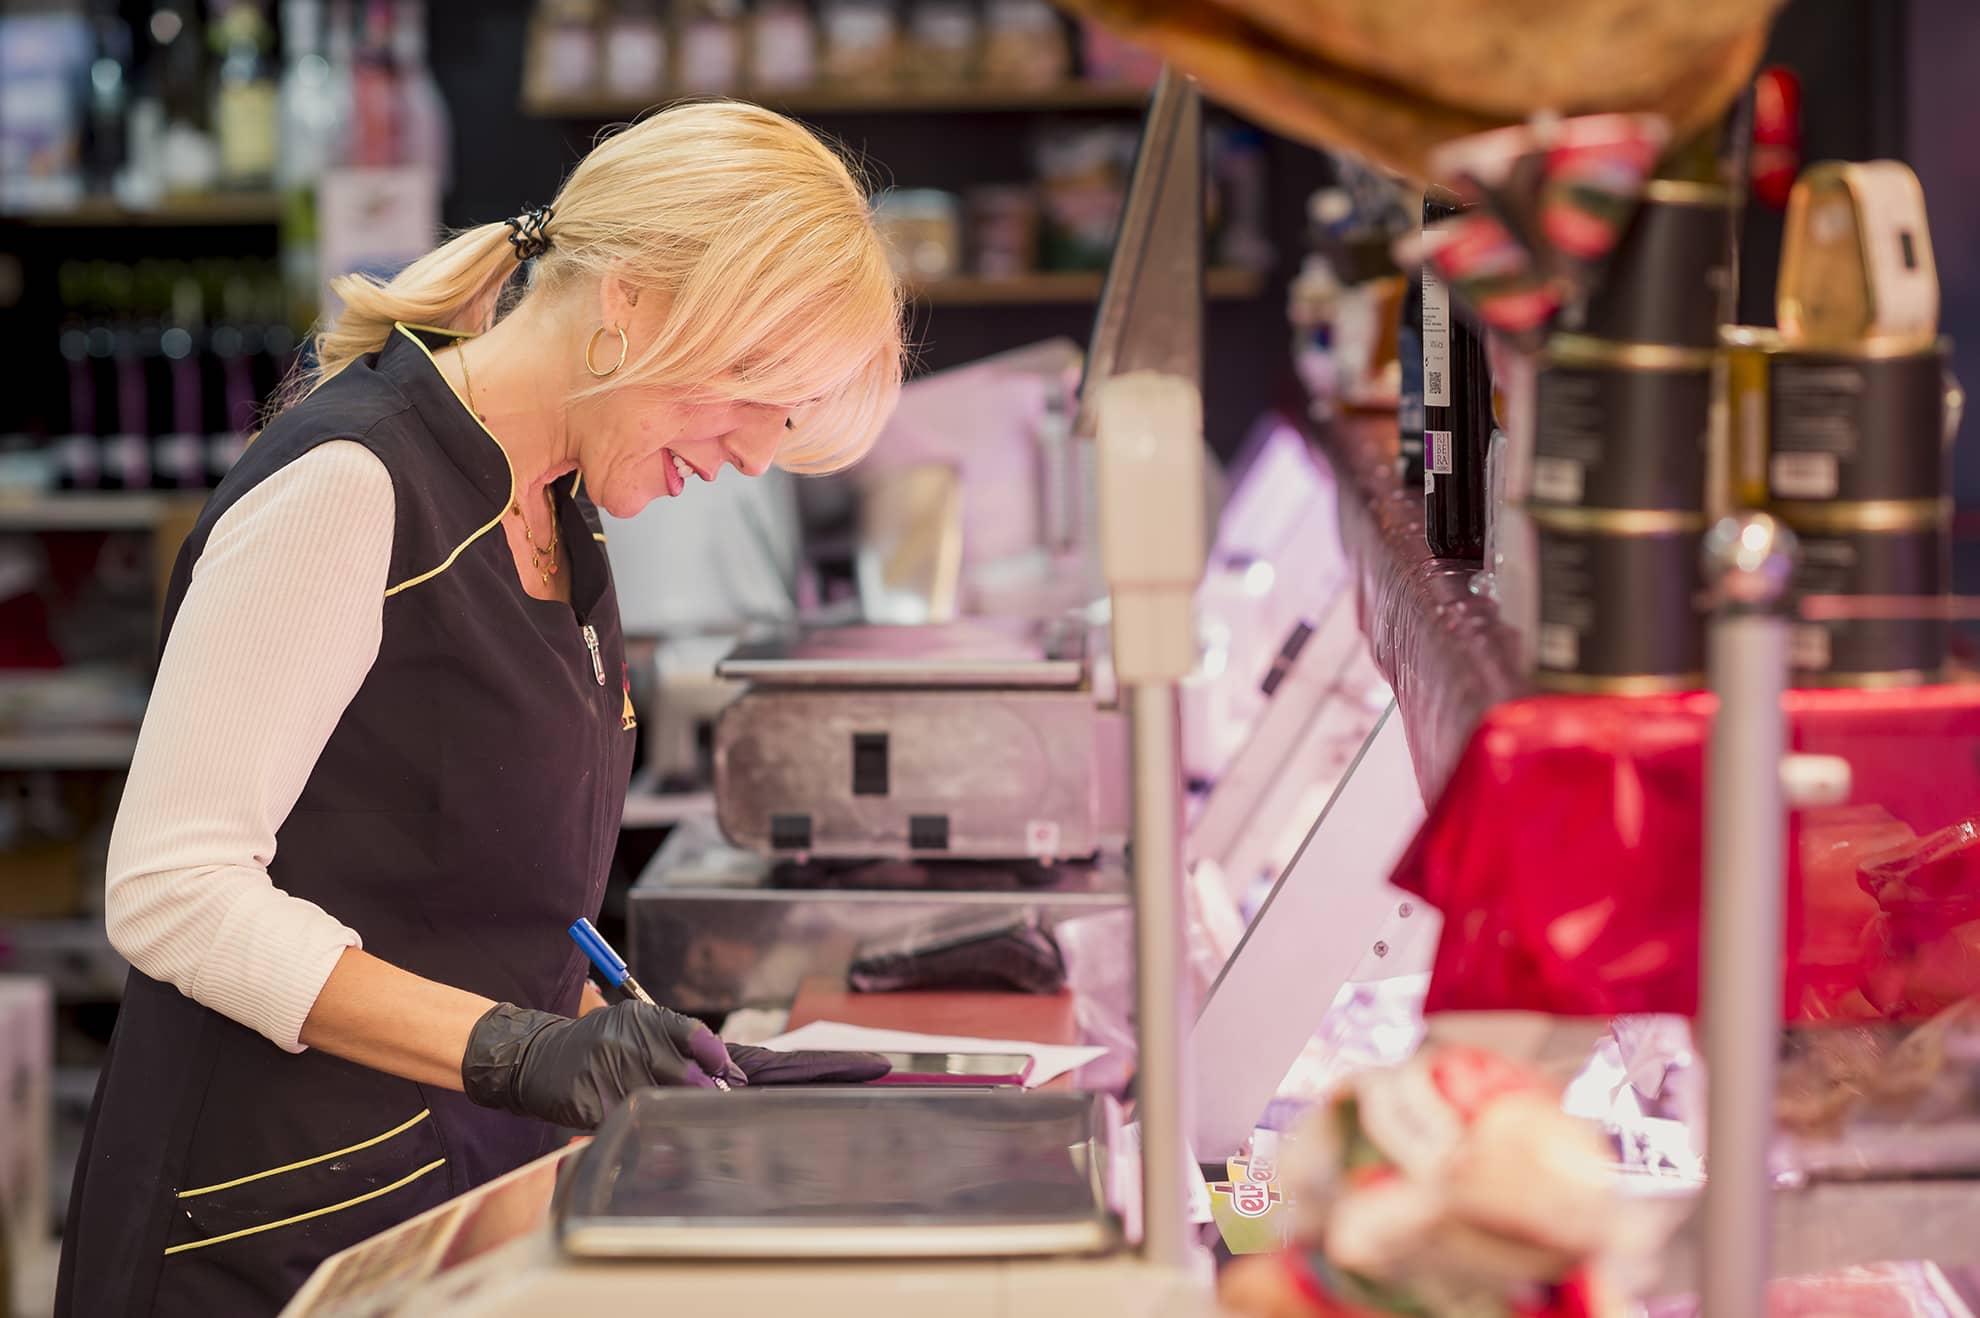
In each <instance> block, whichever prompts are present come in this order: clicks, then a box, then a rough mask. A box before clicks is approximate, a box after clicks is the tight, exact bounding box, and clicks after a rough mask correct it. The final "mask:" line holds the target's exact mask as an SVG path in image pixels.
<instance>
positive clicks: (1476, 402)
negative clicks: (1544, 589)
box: [1423, 190, 1492, 560]
mask: <svg viewBox="0 0 1980 1318" xmlns="http://www.w3.org/2000/svg"><path fill="white" fill-rule="evenodd" d="M1461 209H1462V206H1461V204H1460V203H1459V201H1458V199H1457V198H1456V197H1455V196H1453V195H1452V194H1450V193H1447V192H1443V191H1440V190H1432V191H1431V192H1430V193H1428V194H1426V195H1425V197H1424V199H1423V221H1424V225H1425V227H1426V228H1428V227H1429V226H1432V225H1434V224H1436V223H1437V222H1438V221H1439V220H1443V219H1448V218H1449V217H1451V216H1453V215H1456V214H1458V213H1459V211H1460V210H1461ZM1491 437H1492V371H1491V367H1490V366H1489V365H1488V364H1487V362H1486V359H1485V339H1484V336H1483V334H1482V333H1478V332H1475V331H1474V330H1473V329H1472V327H1471V325H1470V323H1469V322H1468V321H1467V320H1466V319H1465V318H1464V316H1463V315H1462V314H1461V313H1460V311H1459V308H1458V307H1457V305H1456V304H1455V303H1454V302H1453V301H1452V299H1451V296H1450V290H1449V289H1448V288H1447V287H1446V286H1445V284H1444V282H1443V280H1442V279H1440V278H1439V277H1438V276H1437V272H1436V271H1435V269H1433V268H1432V266H1431V264H1430V263H1429V262H1425V263H1424V267H1423V529H1424V536H1425V538H1426V539H1427V540H1428V541H1429V545H1430V552H1431V553H1432V554H1435V555H1436V556H1437V557H1439V558H1461V559H1472V560H1478V559H1482V558H1483V557H1484V555H1485V450H1486V447H1487V446H1488V444H1489V443H1490V441H1491Z"/></svg>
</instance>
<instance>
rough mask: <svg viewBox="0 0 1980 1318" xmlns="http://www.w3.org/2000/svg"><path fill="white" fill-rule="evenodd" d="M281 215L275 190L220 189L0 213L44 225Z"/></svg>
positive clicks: (239, 222) (187, 222) (229, 220)
mask: <svg viewBox="0 0 1980 1318" xmlns="http://www.w3.org/2000/svg"><path fill="white" fill-rule="evenodd" d="M281 218H282V199H281V198H280V197H279V196H277V195H276V194H275V193H272V192H220V191H215V192H204V193H197V194H192V195H188V196H183V197H168V198H165V199H163V200H161V201H160V202H158V203H157V204H156V205H148V206H127V205H124V204H123V203H121V202H118V201H115V200H113V199H111V198H108V197H90V198H86V199H84V200H82V201H79V202H77V203H76V204H74V205H71V206H57V207H49V208H46V209H26V210H18V211H9V212H4V213H0V220H5V221H11V222H13V223H16V224H25V225H31V226H34V227H37V228H45V229H103V228H130V227H139V228H215V227H225V226H265V225H273V224H275V223H277V222H278V221H279V220H280V219H281Z"/></svg>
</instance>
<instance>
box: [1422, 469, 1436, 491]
mask: <svg viewBox="0 0 1980 1318" xmlns="http://www.w3.org/2000/svg"><path fill="white" fill-rule="evenodd" d="M1423 492H1424V493H1425V494H1435V493H1436V492H1437V473H1436V472H1434V471H1432V470H1430V468H1428V467H1425V468H1424V469H1423Z"/></svg>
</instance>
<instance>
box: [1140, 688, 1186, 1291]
mask: <svg viewBox="0 0 1980 1318" xmlns="http://www.w3.org/2000/svg"><path fill="white" fill-rule="evenodd" d="M1128 699H1129V703H1130V705H1131V713H1130V717H1131V719H1132V720H1133V721H1132V724H1131V727H1132V732H1133V737H1134V763H1135V775H1134V919H1135V937H1136V946H1137V947H1138V948H1139V956H1138V958H1137V960H1136V969H1135V1011H1136V1014H1137V1017H1138V1020H1139V1025H1138V1028H1137V1031H1136V1033H1137V1034H1138V1035H1139V1036H1140V1054H1141V1055H1140V1060H1139V1063H1138V1064H1137V1066H1136V1077H1135V1110H1136V1113H1137V1115H1138V1117H1139V1120H1140V1122H1141V1148H1142V1159H1141V1231H1142V1237H1141V1238H1142V1249H1143V1251H1144V1253H1145V1254H1146V1255H1147V1257H1148V1258H1149V1259H1150V1260H1151V1261H1153V1262H1155V1263H1159V1264H1163V1265H1166V1266H1170V1267H1176V1268H1180V1267H1182V1266H1183V1265H1184V1263H1185V1262H1186V1261H1187V1259H1188V1256H1189V1185H1188V1182H1187V1181H1186V1179H1185V1178H1186V1177H1187V1175H1188V1167H1187V1166H1186V1164H1185V1162H1184V1159H1185V1158H1186V1157H1187V1156H1188V1154H1187V1149H1188V1147H1189V1144H1188V1139H1189V1136H1188V1132H1189V1112H1188V1105H1189V1091H1188V1087H1187V1086H1186V1085H1185V1083H1184V1076H1185V1070H1184V1064H1183V1048H1184V1039H1185V1038H1186V1035H1185V1034H1184V1028H1185V1023H1186V1022H1187V1020H1188V1015H1187V1013H1188V1010H1189V1008H1188V992H1187V989H1186V987H1185V985H1186V979H1185V976H1184V968H1183V919H1184V910H1183V893H1182V871H1181V869H1180V867H1179V866H1178V865H1177V863H1176V861H1177V857H1178V856H1179V855H1180V854H1181V847H1182V810H1181V785H1182V774H1181V763H1180V756H1179V753H1178V749H1177V743H1178V735H1177V714H1176V686H1175V684H1174V683H1173V682H1144V683H1139V684H1137V685H1136V686H1134V687H1133V688H1132V689H1131V691H1130V692H1129V696H1128Z"/></svg>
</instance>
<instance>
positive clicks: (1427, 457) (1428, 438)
mask: <svg viewBox="0 0 1980 1318" xmlns="http://www.w3.org/2000/svg"><path fill="white" fill-rule="evenodd" d="M1423 469H1424V471H1426V472H1433V471H1434V472H1436V473H1437V474H1438V475H1439V476H1448V475H1450V474H1451V432H1450V431H1448V430H1426V431H1424V432H1423ZM1425 488H1426V489H1427V488H1428V487H1427V486H1426V487H1425Z"/></svg>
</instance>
